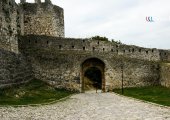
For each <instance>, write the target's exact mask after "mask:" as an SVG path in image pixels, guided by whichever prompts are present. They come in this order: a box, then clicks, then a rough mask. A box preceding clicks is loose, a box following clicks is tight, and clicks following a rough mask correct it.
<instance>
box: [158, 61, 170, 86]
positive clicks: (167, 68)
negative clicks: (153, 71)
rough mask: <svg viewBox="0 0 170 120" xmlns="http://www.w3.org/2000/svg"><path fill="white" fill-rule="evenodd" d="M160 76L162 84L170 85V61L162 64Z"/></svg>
mask: <svg viewBox="0 0 170 120" xmlns="http://www.w3.org/2000/svg"><path fill="white" fill-rule="evenodd" d="M160 77H161V78H160V82H161V85H162V86H165V87H170V63H162V64H161V70H160Z"/></svg>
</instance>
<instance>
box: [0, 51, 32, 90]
mask: <svg viewBox="0 0 170 120" xmlns="http://www.w3.org/2000/svg"><path fill="white" fill-rule="evenodd" d="M32 78H33V77H32V72H31V65H29V64H28V63H27V62H26V61H25V58H24V57H23V56H22V55H18V54H15V53H12V52H9V51H4V50H0V88H4V87H9V86H12V85H17V84H21V83H25V82H27V81H29V80H31V79H32Z"/></svg>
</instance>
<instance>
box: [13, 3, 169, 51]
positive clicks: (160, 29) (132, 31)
mask: <svg viewBox="0 0 170 120" xmlns="http://www.w3.org/2000/svg"><path fill="white" fill-rule="evenodd" d="M18 1H19V0H16V2H18ZM33 1H34V0H27V2H33ZM42 1H44V0H42ZM52 2H53V3H54V4H56V5H58V6H61V7H63V8H64V12H65V34H66V37H74V38H86V37H91V36H95V35H100V36H106V37H108V38H110V39H115V40H120V41H121V42H123V43H126V44H133V45H138V46H143V47H152V48H164V49H170V0H52ZM146 16H152V17H153V20H154V22H147V21H146Z"/></svg>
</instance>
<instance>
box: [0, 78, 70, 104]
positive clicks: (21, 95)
mask: <svg viewBox="0 0 170 120" xmlns="http://www.w3.org/2000/svg"><path fill="white" fill-rule="evenodd" d="M71 94H73V92H70V91H67V90H64V89H55V88H53V87H51V86H49V85H47V84H46V83H45V82H42V81H40V80H32V81H30V82H29V83H27V84H25V85H21V86H18V87H11V88H8V89H0V105H28V104H42V103H49V102H52V101H55V100H59V99H61V98H64V97H67V96H69V95H71Z"/></svg>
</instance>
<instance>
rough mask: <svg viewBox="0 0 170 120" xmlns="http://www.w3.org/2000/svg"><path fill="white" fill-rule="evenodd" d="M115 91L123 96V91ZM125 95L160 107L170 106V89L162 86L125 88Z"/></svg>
mask: <svg viewBox="0 0 170 120" xmlns="http://www.w3.org/2000/svg"><path fill="white" fill-rule="evenodd" d="M113 91H114V92H115V93H118V94H121V89H114V90H113ZM124 95H125V96H129V97H134V98H137V99H141V100H145V101H149V102H153V103H157V104H160V105H165V106H170V88H166V87H162V86H149V87H140V88H125V89H124Z"/></svg>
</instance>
